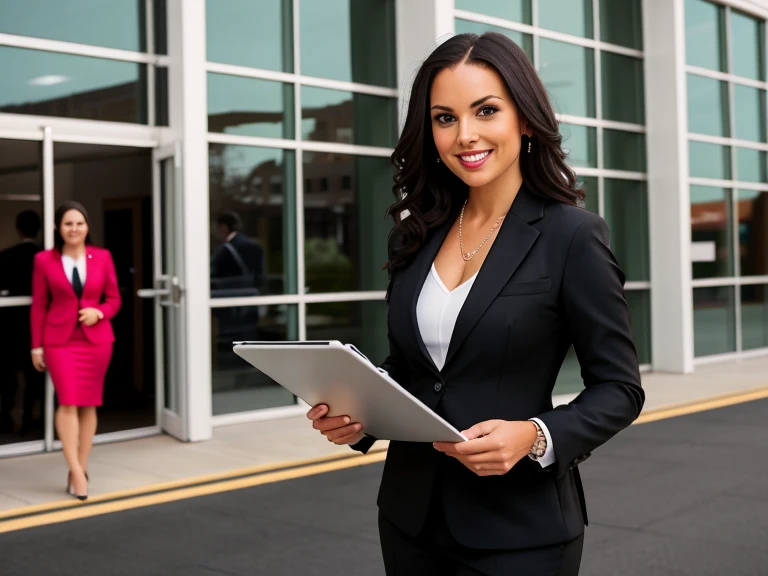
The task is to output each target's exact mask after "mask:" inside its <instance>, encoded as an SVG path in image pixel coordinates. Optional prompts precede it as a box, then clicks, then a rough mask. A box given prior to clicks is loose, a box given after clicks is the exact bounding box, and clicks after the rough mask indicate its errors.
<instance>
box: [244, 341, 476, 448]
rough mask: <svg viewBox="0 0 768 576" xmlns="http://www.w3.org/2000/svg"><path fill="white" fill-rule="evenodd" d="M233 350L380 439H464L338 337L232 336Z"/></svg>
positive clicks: (302, 395) (312, 403)
mask: <svg viewBox="0 0 768 576" xmlns="http://www.w3.org/2000/svg"><path fill="white" fill-rule="evenodd" d="M233 350H234V352H235V354H237V355H238V356H240V357H241V358H243V359H244V360H245V361H246V362H248V363H249V364H251V365H252V366H254V367H255V368H257V369H259V370H261V371H262V372H263V373H264V374H266V375H267V376H269V377H270V378H272V379H273V380H274V381H276V382H277V383H278V384H280V385H281V386H283V387H284V388H286V389H288V390H290V391H291V392H292V393H293V394H294V395H295V396H298V397H299V398H301V399H302V400H304V402H306V403H307V404H309V405H310V406H315V405H317V404H327V405H328V409H329V410H328V414H329V415H330V416H342V415H347V416H349V417H350V418H351V419H352V422H360V423H361V424H362V425H363V432H365V433H366V434H369V435H370V436H373V437H375V438H377V439H380V440H401V441H406V442H463V441H465V440H466V438H465V437H464V436H463V435H462V434H461V433H460V432H459V431H458V430H456V428H454V427H453V426H452V425H451V424H449V423H448V422H446V421H445V420H444V419H443V418H441V417H440V416H438V415H437V414H436V413H435V412H433V411H432V410H431V409H430V408H429V407H428V406H426V405H425V404H424V403H423V402H421V401H420V400H419V399H417V398H416V397H415V396H413V395H411V394H410V393H409V392H407V391H406V390H405V389H404V388H403V387H402V386H400V385H399V384H398V383H397V382H395V381H394V380H393V379H392V378H390V376H389V375H388V374H387V373H386V372H385V371H384V370H381V369H380V368H377V367H376V366H374V365H373V363H371V362H370V361H369V360H368V358H366V357H365V356H364V355H363V354H362V353H361V352H360V351H359V350H358V349H357V348H355V347H354V346H353V345H351V344H342V343H341V342H339V341H338V340H330V341H305V342H235V343H234V348H233Z"/></svg>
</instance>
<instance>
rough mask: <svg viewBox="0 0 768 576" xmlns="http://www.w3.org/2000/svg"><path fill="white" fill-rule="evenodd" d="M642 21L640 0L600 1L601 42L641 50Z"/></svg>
mask: <svg viewBox="0 0 768 576" xmlns="http://www.w3.org/2000/svg"><path fill="white" fill-rule="evenodd" d="M545 1H546V0H545ZM642 21H643V15H642V7H641V0H621V2H616V1H615V0H603V1H602V2H600V40H602V41H603V42H607V43H609V44H618V45H619V46H626V47H627V48H636V49H637V50H642V49H643V24H642Z"/></svg>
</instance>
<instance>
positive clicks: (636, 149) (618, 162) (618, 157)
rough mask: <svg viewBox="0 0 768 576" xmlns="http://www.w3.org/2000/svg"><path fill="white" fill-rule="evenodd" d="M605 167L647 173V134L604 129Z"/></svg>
mask: <svg viewBox="0 0 768 576" xmlns="http://www.w3.org/2000/svg"><path fill="white" fill-rule="evenodd" d="M603 153H604V154H605V158H604V160H603V163H604V167H605V168H608V169H609V170H628V171H630V172H645V171H646V165H645V134H640V133H638V132H623V131H621V130H611V129H609V128H605V129H603Z"/></svg>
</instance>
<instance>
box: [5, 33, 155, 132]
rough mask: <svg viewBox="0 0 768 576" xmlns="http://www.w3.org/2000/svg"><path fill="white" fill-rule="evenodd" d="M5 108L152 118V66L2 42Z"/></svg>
mask: <svg viewBox="0 0 768 576" xmlns="http://www.w3.org/2000/svg"><path fill="white" fill-rule="evenodd" d="M0 78H2V88H0V112H10V113H13V114H34V115H37V116H62V117H66V118H81V119H84V120H109V121H112V122H134V123H139V124H144V123H146V122H147V66H146V64H136V63H133V62H118V61H115V60H106V59H104V58H89V57H87V56H73V55H71V54H60V53H54V52H43V51H41V50H26V49H24V48H11V47H2V46H0Z"/></svg>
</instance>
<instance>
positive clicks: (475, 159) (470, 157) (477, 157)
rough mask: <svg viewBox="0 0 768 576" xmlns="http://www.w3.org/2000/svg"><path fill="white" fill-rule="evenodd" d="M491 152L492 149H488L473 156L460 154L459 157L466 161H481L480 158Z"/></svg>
mask: <svg viewBox="0 0 768 576" xmlns="http://www.w3.org/2000/svg"><path fill="white" fill-rule="evenodd" d="M490 153H491V152H490V150H486V151H485V152H481V153H480V154H473V155H472V156H459V158H461V159H462V160H464V162H479V161H480V160H482V159H483V158H485V157H486V156H488V154H490Z"/></svg>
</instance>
